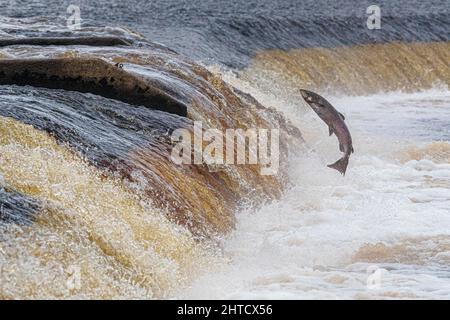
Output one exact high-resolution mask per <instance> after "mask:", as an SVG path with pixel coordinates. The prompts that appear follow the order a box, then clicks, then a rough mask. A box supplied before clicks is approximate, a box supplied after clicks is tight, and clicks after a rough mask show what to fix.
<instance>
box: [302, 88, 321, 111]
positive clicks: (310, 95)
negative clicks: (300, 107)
mask: <svg viewBox="0 0 450 320" xmlns="http://www.w3.org/2000/svg"><path fill="white" fill-rule="evenodd" d="M300 93H301V95H302V97H303V99H305V101H306V102H307V103H308V104H309V105H310V106H311V108H312V109H313V110H314V111H316V112H317V113H321V112H322V111H324V110H322V109H324V108H326V104H325V103H324V99H323V98H322V97H321V96H319V95H318V94H317V93H314V92H312V91H308V90H304V89H300Z"/></svg>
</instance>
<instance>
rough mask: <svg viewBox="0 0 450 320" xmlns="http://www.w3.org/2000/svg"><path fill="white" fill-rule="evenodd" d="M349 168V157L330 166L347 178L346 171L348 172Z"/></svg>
mask: <svg viewBox="0 0 450 320" xmlns="http://www.w3.org/2000/svg"><path fill="white" fill-rule="evenodd" d="M347 166H348V157H342V158H341V159H339V160H338V161H336V162H335V163H333V164H329V165H328V167H329V168H332V169H336V170H337V171H339V172H340V173H342V175H344V176H345V171H347Z"/></svg>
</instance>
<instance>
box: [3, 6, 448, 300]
mask: <svg viewBox="0 0 450 320" xmlns="http://www.w3.org/2000/svg"><path fill="white" fill-rule="evenodd" d="M16 2H18V1H15V0H10V1H6V2H4V1H2V3H1V4H0V15H1V16H0V36H1V37H6V38H8V37H31V36H34V37H36V36H46V37H52V36H53V37H56V36H58V37H59V36H119V37H123V38H125V39H128V40H130V41H131V42H132V43H133V44H132V45H131V46H130V47H98V46H97V47H96V46H89V47H88V46H79V45H74V46H21V45H16V46H7V47H3V48H0V60H3V59H66V60H65V61H70V62H71V63H73V65H77V63H80V62H79V61H81V59H102V61H105V62H107V63H108V64H109V65H111V66H117V65H119V64H120V66H123V71H124V72H127V73H130V74H132V75H134V76H136V77H139V79H144V80H143V81H146V82H147V83H149V85H151V86H152V88H157V90H160V91H161V92H163V94H164V96H165V97H170V99H169V100H170V101H177V103H179V104H180V105H183V106H186V108H187V115H181V114H176V113H174V112H165V111H164V110H165V109H164V108H165V107H166V105H165V103H166V101H167V100H164V99H162V100H155V101H154V103H155V104H158V105H152V104H151V103H149V105H146V106H143V105H139V104H131V103H127V101H119V100H113V99H110V98H111V97H108V96H101V95H95V94H93V93H92V92H89V90H85V91H87V92H84V93H83V92H77V91H71V90H63V89H66V88H58V84H57V83H56V84H55V83H52V84H51V85H47V86H45V85H43V86H42V87H35V86H23V83H16V82H17V81H16V82H14V84H13V83H10V84H4V85H1V86H0V281H1V283H0V297H1V298H7V299H16V298H163V297H170V298H265V299H274V298H293V299H295V298H361V299H364V298H448V297H449V296H450V291H449V289H448V288H449V281H448V279H449V274H450V270H449V269H448V261H449V257H450V234H449V231H448V230H449V227H450V220H449V219H450V218H449V217H450V215H449V213H450V212H449V207H450V183H449V181H450V142H449V141H450V140H449V139H450V93H449V89H448V85H449V83H450V66H449V62H450V55H449V52H450V50H449V41H450V38H449V35H450V30H449V26H450V23H449V21H450V11H449V8H450V6H449V4H448V2H447V3H446V1H444V2H442V1H429V2H428V3H427V4H426V5H425V4H424V3H422V2H419V1H417V2H416V1H413V2H411V1H380V6H381V8H382V13H383V16H382V17H383V19H382V28H381V29H380V30H369V29H367V28H366V27H365V21H366V18H367V16H366V11H365V10H366V8H367V7H368V6H369V5H370V4H371V3H370V2H367V3H365V1H347V2H346V3H345V4H339V5H337V4H336V5H335V4H333V5H330V4H329V3H328V2H327V1H320V0H319V1H317V0H315V1H303V2H302V3H301V4H300V3H298V2H297V1H284V2H273V1H262V2H258V3H256V2H255V3H254V2H253V1H231V3H230V4H228V5H226V4H225V3H222V2H217V1H200V2H197V1H194V2H192V1H152V2H147V1H138V0H135V1H129V2H127V4H126V5H125V4H122V3H120V2H118V1H93V0H78V1H70V2H71V3H70V4H75V5H78V6H79V7H80V9H81V14H82V17H83V24H82V28H81V29H80V30H70V29H68V28H67V27H66V26H65V24H64V23H65V19H66V8H67V6H68V5H69V3H68V1H64V0H52V1H42V2H41V1H37V2H36V1H33V2H31V1H30V2H29V3H27V1H20V5H18V4H17V3H16ZM175 51H176V52H175ZM177 52H178V53H177ZM0 77H5V75H4V74H3V75H2V71H1V69H0ZM4 79H5V78H2V81H3V80H4ZM5 81H6V80H5ZM8 81H9V80H8ZM105 81H106V80H105ZM108 81H111V79H109V80H108ZM2 83H4V82H2ZM17 84H21V85H20V86H19V85H17ZM299 88H305V89H311V90H313V91H316V92H320V93H321V94H323V95H324V96H326V97H327V99H328V100H329V101H330V102H331V103H332V104H333V105H334V106H336V108H337V109H339V110H340V111H341V112H342V113H344V114H345V115H346V121H347V124H348V126H349V128H350V130H351V132H352V136H353V139H354V148H355V154H354V155H352V157H351V159H350V165H349V168H348V171H347V175H346V176H345V178H343V177H342V176H340V175H339V173H337V172H334V171H332V170H330V169H329V168H327V167H326V164H328V163H331V162H334V160H336V159H337V158H338V157H339V151H338V146H337V142H336V140H335V137H328V131H327V128H326V126H325V125H324V124H323V123H322V122H321V121H320V120H318V119H317V117H316V115H315V114H314V113H312V112H310V110H309V109H308V108H309V107H308V106H306V104H305V103H304V102H303V101H302V98H301V96H300V94H299V91H298V89H299ZM155 109H157V110H155ZM194 121H201V122H202V123H203V124H204V126H205V128H216V129H219V130H225V129H235V128H242V129H248V128H267V129H271V128H278V129H280V131H281V137H280V150H281V157H280V171H279V174H278V175H277V176H262V175H261V174H260V170H259V169H260V166H259V165H250V166H249V165H242V166H234V165H229V166H223V167H220V168H212V167H210V166H207V165H195V164H193V165H176V164H174V163H173V162H172V161H171V159H170V152H171V148H172V146H173V141H171V133H172V132H173V131H174V130H176V129H179V128H184V129H187V130H192V125H193V123H194Z"/></svg>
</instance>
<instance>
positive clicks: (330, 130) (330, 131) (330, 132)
mask: <svg viewBox="0 0 450 320" xmlns="http://www.w3.org/2000/svg"><path fill="white" fill-rule="evenodd" d="M328 133H329V134H330V136H331V135H332V134H333V128H331V127H328Z"/></svg>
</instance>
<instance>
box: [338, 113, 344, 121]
mask: <svg viewBox="0 0 450 320" xmlns="http://www.w3.org/2000/svg"><path fill="white" fill-rule="evenodd" d="M338 113H339V116H340V117H341V119H342V120H345V117H344V115H343V114H342V113H340V112H338Z"/></svg>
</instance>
